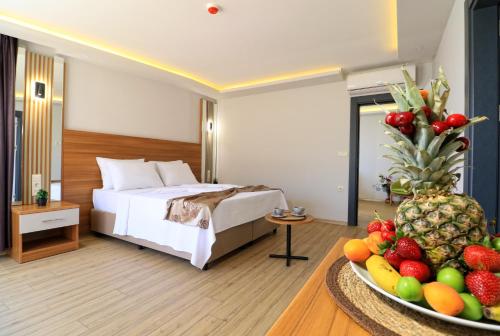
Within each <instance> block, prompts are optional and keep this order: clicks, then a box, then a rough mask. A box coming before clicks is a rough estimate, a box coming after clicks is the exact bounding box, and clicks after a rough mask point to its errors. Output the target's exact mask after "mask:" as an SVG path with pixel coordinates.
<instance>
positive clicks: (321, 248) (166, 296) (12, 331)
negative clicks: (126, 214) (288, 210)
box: [0, 223, 364, 336]
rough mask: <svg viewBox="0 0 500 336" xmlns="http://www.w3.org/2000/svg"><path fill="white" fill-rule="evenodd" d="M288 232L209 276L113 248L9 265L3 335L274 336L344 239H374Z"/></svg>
mask: <svg viewBox="0 0 500 336" xmlns="http://www.w3.org/2000/svg"><path fill="white" fill-rule="evenodd" d="M284 231H285V230H283V228H280V229H279V230H278V233H277V234H276V235H271V236H268V237H265V238H264V239H261V240H260V241H258V242H257V243H255V244H253V245H252V246H249V247H248V248H246V249H243V250H241V251H239V252H238V253H236V254H234V255H232V256H230V257H229V258H226V259H224V260H222V261H220V262H219V263H218V264H216V265H214V266H213V267H212V268H211V269H209V270H208V271H200V270H198V269H196V268H194V267H193V266H191V265H190V264H189V262H187V261H184V260H181V259H178V258H175V257H172V256H168V255H165V254H162V253H159V252H155V251H152V250H149V249H144V250H138V249H137V248H136V247H135V246H134V245H132V244H128V243H125V242H121V241H118V240H116V239H112V238H96V237H94V236H92V235H90V236H86V237H84V238H83V239H82V241H81V249H80V250H78V251H74V252H69V253H66V254H62V255H58V256H54V257H50V258H47V259H43V260H38V261H33V262H30V263H26V264H21V265H20V264H17V263H15V262H14V261H13V260H12V259H10V258H8V257H6V256H0V335H30V336H36V335H107V336H108V335H218V336H220V335H264V334H265V332H266V331H267V330H268V329H269V328H270V327H271V325H272V324H273V323H274V321H275V320H276V319H277V318H278V316H279V315H280V314H281V312H282V311H283V310H284V309H285V307H286V306H287V305H288V303H289V302H290V301H291V299H292V298H293V297H294V295H295V294H296V293H297V292H298V290H299V289H300V288H301V287H302V285H303V284H304V282H305V281H306V280H307V278H308V277H309V275H310V274H311V273H312V271H313V270H314V269H315V267H316V266H317V265H318V263H319V262H320V261H321V259H322V258H323V257H324V256H325V255H326V253H327V252H328V251H329V249H330V248H331V247H332V246H333V245H334V244H335V242H336V241H337V239H338V238H339V237H341V236H351V237H353V236H363V235H364V230H363V229H360V228H352V227H346V226H339V225H334V224H324V223H314V224H311V225H304V226H298V227H294V230H293V245H292V251H293V252H294V253H295V254H299V255H307V256H309V257H310V260H309V261H292V265H291V267H289V268H286V267H285V262H284V260H280V259H270V258H268V256H267V255H268V254H269V253H273V252H277V253H282V252H283V251H284V247H285V235H284Z"/></svg>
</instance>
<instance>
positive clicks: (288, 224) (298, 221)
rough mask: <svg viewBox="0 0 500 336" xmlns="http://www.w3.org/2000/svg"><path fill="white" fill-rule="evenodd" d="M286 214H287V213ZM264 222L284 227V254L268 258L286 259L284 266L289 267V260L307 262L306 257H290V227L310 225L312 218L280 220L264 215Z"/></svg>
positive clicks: (308, 216)
mask: <svg viewBox="0 0 500 336" xmlns="http://www.w3.org/2000/svg"><path fill="white" fill-rule="evenodd" d="M286 214H289V212H287V213H286ZM266 220H267V221H268V222H270V223H274V224H279V225H286V254H284V255H283V254H270V255H269V257H270V258H280V259H286V266H287V267H288V266H290V260H292V259H297V260H308V259H309V258H308V257H303V256H294V255H292V225H302V224H309V223H312V221H313V220H314V218H313V217H312V216H310V215H305V216H304V218H301V219H294V220H283V219H280V218H276V217H273V216H272V214H267V215H266Z"/></svg>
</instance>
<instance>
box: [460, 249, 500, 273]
mask: <svg viewBox="0 0 500 336" xmlns="http://www.w3.org/2000/svg"><path fill="white" fill-rule="evenodd" d="M464 261H465V263H466V264H467V266H469V267H470V268H472V269H473V270H476V271H491V272H500V253H498V252H497V251H495V250H492V249H490V248H487V247H484V246H481V245H470V246H467V247H466V248H465V249H464Z"/></svg>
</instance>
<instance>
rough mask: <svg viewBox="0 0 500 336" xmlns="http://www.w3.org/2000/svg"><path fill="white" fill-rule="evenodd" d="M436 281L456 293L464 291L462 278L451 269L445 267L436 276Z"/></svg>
mask: <svg viewBox="0 0 500 336" xmlns="http://www.w3.org/2000/svg"><path fill="white" fill-rule="evenodd" d="M437 281H438V282H441V283H444V284H445V285H448V286H450V287H452V288H454V289H455V290H456V291H457V292H458V293H461V292H463V291H464V289H465V285H464V276H463V274H462V273H460V271H458V270H456V269H454V268H453V267H445V268H443V269H441V270H440V271H439V272H438V274H437Z"/></svg>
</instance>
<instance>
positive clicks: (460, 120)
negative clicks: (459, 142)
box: [446, 114, 469, 127]
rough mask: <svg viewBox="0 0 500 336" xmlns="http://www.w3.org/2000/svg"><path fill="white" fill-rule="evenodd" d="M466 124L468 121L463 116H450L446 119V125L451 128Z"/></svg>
mask: <svg viewBox="0 0 500 336" xmlns="http://www.w3.org/2000/svg"><path fill="white" fill-rule="evenodd" d="M468 122H469V120H468V119H467V117H466V116H464V115H463V114H450V115H449V116H448V118H446V123H447V124H448V125H450V126H451V127H461V126H463V125H465V124H467V123H468Z"/></svg>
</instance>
